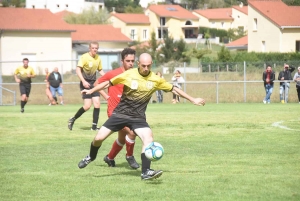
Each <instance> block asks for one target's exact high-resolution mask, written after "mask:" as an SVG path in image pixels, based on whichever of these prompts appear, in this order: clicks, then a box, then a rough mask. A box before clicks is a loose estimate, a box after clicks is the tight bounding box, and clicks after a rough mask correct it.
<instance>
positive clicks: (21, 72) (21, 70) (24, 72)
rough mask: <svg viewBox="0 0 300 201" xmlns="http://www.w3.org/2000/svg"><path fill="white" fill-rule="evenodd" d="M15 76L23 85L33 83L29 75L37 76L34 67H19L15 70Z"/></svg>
mask: <svg viewBox="0 0 300 201" xmlns="http://www.w3.org/2000/svg"><path fill="white" fill-rule="evenodd" d="M15 75H17V77H18V78H19V79H20V80H21V83H31V78H30V77H27V76H28V75H35V72H34V70H33V68H32V67H30V66H28V67H27V68H25V67H24V66H19V67H18V68H17V69H16V70H15Z"/></svg>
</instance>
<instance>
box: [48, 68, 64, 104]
mask: <svg viewBox="0 0 300 201" xmlns="http://www.w3.org/2000/svg"><path fill="white" fill-rule="evenodd" d="M48 86H49V88H50V91H51V94H52V97H53V98H54V99H56V92H57V93H58V97H59V99H60V104H61V105H63V104H64V100H63V84H62V78H61V75H60V73H59V72H58V68H57V67H55V68H54V70H53V72H52V73H50V75H49V76H48V82H47V87H48ZM56 100H57V99H56Z"/></svg>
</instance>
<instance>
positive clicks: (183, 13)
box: [149, 5, 198, 20]
mask: <svg viewBox="0 0 300 201" xmlns="http://www.w3.org/2000/svg"><path fill="white" fill-rule="evenodd" d="M149 10H151V11H152V12H154V13H155V14H156V15H158V16H160V17H172V18H177V19H195V20H196V19H198V17H197V16H195V15H194V14H193V13H192V12H190V11H188V10H186V9H184V8H182V7H181V6H178V5H150V6H149Z"/></svg>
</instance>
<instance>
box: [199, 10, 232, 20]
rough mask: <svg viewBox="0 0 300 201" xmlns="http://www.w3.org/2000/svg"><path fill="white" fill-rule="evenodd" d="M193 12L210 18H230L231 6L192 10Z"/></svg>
mask: <svg viewBox="0 0 300 201" xmlns="http://www.w3.org/2000/svg"><path fill="white" fill-rule="evenodd" d="M194 12H196V13H198V14H199V15H202V16H203V17H206V18H207V19H210V20H232V19H233V18H232V17H231V15H232V9H231V8H215V9H206V10H194Z"/></svg>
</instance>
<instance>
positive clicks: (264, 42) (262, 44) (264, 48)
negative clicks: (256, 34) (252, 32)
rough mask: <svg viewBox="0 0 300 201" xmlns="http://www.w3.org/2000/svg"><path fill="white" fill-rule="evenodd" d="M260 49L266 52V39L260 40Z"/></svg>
mask: <svg viewBox="0 0 300 201" xmlns="http://www.w3.org/2000/svg"><path fill="white" fill-rule="evenodd" d="M261 51H262V52H266V41H262V42H261Z"/></svg>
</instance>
